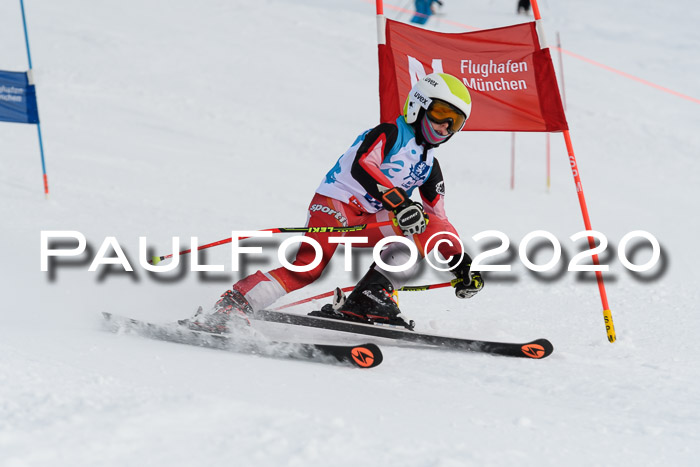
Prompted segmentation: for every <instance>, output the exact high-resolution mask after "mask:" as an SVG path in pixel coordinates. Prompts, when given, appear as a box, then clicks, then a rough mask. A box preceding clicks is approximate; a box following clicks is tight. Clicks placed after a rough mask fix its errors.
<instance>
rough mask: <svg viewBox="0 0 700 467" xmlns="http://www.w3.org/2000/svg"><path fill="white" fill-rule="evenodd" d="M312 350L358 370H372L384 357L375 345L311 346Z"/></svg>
mask: <svg viewBox="0 0 700 467" xmlns="http://www.w3.org/2000/svg"><path fill="white" fill-rule="evenodd" d="M313 346H314V348H315V349H316V350H318V351H319V352H321V353H324V354H326V355H332V356H333V357H335V358H336V359H337V360H338V361H339V362H343V363H350V364H352V365H354V366H356V367H359V368H374V367H375V366H377V365H379V364H380V363H382V360H384V357H383V355H382V351H381V350H379V347H378V346H377V345H376V344H369V343H367V344H361V345H356V346H354V347H351V346H345V345H323V344H313Z"/></svg>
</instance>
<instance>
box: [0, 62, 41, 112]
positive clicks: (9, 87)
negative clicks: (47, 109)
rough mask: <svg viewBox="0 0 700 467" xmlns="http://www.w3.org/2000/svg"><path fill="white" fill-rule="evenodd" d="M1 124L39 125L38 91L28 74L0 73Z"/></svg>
mask: <svg viewBox="0 0 700 467" xmlns="http://www.w3.org/2000/svg"><path fill="white" fill-rule="evenodd" d="M0 122H17V123H39V110H38V109H37V106H36V90H35V89H34V85H33V84H29V80H28V79H27V73H25V72H17V71H0Z"/></svg>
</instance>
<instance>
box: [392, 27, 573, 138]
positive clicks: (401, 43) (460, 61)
mask: <svg viewBox="0 0 700 467" xmlns="http://www.w3.org/2000/svg"><path fill="white" fill-rule="evenodd" d="M380 34H381V31H380ZM432 72H441V73H449V74H451V75H453V76H456V77H457V78H459V79H461V80H462V82H463V83H464V84H465V85H466V86H467V88H469V92H470V94H471V97H472V114H471V116H470V117H469V120H467V124H466V125H465V126H464V131H564V130H568V125H567V123H566V116H565V115H564V109H563V107H562V103H561V97H560V96H559V88H558V86H557V79H556V76H555V74H554V66H553V64H552V57H551V55H550V54H549V49H548V48H542V47H541V46H540V41H539V37H538V35H537V29H536V23H535V22H531V23H523V24H517V25H515V26H508V27H503V28H496V29H486V30H483V31H475V32H465V33H458V34H447V33H441V32H435V31H428V30H425V29H422V28H418V27H415V26H411V25H408V24H404V23H400V22H398V21H393V20H390V19H386V29H385V41H384V43H383V44H382V40H381V38H380V44H379V99H380V105H381V119H382V121H383V122H393V121H394V120H396V117H398V116H399V115H401V114H402V112H403V105H404V101H405V99H406V95H407V94H408V92H409V91H410V89H411V87H412V86H413V85H414V84H415V83H416V82H417V81H418V80H419V79H421V78H423V76H425V75H426V74H429V73H432Z"/></svg>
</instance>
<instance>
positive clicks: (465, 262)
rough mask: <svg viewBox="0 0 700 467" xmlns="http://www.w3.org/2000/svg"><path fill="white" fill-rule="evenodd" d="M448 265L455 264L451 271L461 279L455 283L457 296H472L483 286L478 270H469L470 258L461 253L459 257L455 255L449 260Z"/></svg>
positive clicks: (470, 265)
mask: <svg viewBox="0 0 700 467" xmlns="http://www.w3.org/2000/svg"><path fill="white" fill-rule="evenodd" d="M449 265H450V266H454V265H457V267H456V268H454V269H452V273H453V274H454V275H455V277H456V278H457V279H461V281H460V282H458V283H457V284H456V285H455V295H456V296H457V298H472V297H473V296H474V295H476V294H477V293H479V291H480V290H481V289H483V288H484V279H483V277H481V273H480V272H479V271H471V267H472V259H471V257H470V256H469V255H468V254H466V253H463V254H462V256H461V257H459V256H455V257H453V258H452V260H450V262H449Z"/></svg>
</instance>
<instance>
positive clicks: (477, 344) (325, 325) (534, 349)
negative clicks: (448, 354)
mask: <svg viewBox="0 0 700 467" xmlns="http://www.w3.org/2000/svg"><path fill="white" fill-rule="evenodd" d="M251 318H252V319H254V320H259V321H267V322H274V323H284V324H290V325H294V326H306V327H312V328H321V329H328V330H332V331H341V332H347V333H353V334H361V335H364V336H373V337H381V338H385V339H394V340H397V341H404V342H411V343H415V344H422V345H428V346H434V347H442V348H447V349H452V350H466V351H470V352H481V353H488V354H492V355H502V356H507V357H523V358H534V359H540V358H545V357H547V356H549V355H551V353H552V352H553V351H554V346H553V345H552V343H551V342H549V341H548V340H547V339H536V340H534V341H531V342H525V343H511V342H489V341H483V340H477V339H464V338H458V337H449V336H441V335H436V334H426V333H418V332H414V331H409V330H404V329H402V328H399V327H393V326H386V325H373V324H365V323H360V322H355V321H346V320H339V319H332V318H324V317H319V316H309V315H296V314H292V313H285V312H280V311H272V310H260V311H256V312H255V314H254V315H253V316H251Z"/></svg>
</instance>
